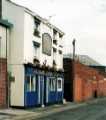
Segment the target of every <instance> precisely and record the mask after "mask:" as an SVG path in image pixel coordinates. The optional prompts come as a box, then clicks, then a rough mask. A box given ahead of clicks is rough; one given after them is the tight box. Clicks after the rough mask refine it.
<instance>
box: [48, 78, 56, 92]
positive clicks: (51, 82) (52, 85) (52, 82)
mask: <svg viewBox="0 0 106 120" xmlns="http://www.w3.org/2000/svg"><path fill="white" fill-rule="evenodd" d="M49 87H50V91H55V90H56V79H55V78H52V77H51V78H49Z"/></svg>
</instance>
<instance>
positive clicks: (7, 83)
mask: <svg viewBox="0 0 106 120" xmlns="http://www.w3.org/2000/svg"><path fill="white" fill-rule="evenodd" d="M7 29H8V28H7V27H6V104H7V107H8V108H9V102H10V101H9V95H10V94H9V86H10V85H9V78H8V70H7V69H8V62H7V59H8V55H7V52H8V35H7V34H8V30H7Z"/></svg>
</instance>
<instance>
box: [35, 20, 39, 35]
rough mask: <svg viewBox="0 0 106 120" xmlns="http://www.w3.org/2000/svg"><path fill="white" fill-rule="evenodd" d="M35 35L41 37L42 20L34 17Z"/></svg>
mask: <svg viewBox="0 0 106 120" xmlns="http://www.w3.org/2000/svg"><path fill="white" fill-rule="evenodd" d="M34 35H35V36H37V37H40V20H39V19H37V18H35V19H34Z"/></svg>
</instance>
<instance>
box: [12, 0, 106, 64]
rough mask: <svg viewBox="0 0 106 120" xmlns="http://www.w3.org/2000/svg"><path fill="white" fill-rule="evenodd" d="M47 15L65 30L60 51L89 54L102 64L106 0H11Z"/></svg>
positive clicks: (104, 59)
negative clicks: (73, 50) (74, 48)
mask: <svg viewBox="0 0 106 120" xmlns="http://www.w3.org/2000/svg"><path fill="white" fill-rule="evenodd" d="M12 1H14V2H16V3H18V4H21V5H24V6H26V7H28V8H30V9H31V10H33V11H35V12H36V13H37V14H39V15H40V16H42V17H44V18H47V19H49V16H52V18H51V19H49V20H50V22H51V23H53V24H54V25H56V26H57V27H59V28H60V29H62V31H64V32H65V34H66V35H65V39H64V52H65V53H69V52H72V40H73V38H76V40H77V42H76V53H77V54H84V55H89V56H90V57H92V58H94V59H95V60H97V61H98V62H100V63H101V64H104V65H106V0H12Z"/></svg>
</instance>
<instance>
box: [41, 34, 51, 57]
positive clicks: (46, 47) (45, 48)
mask: <svg viewBox="0 0 106 120" xmlns="http://www.w3.org/2000/svg"><path fill="white" fill-rule="evenodd" d="M51 50H52V38H51V36H50V35H49V34H48V33H44V34H43V35H42V52H43V53H44V54H46V55H49V56H51Z"/></svg>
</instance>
